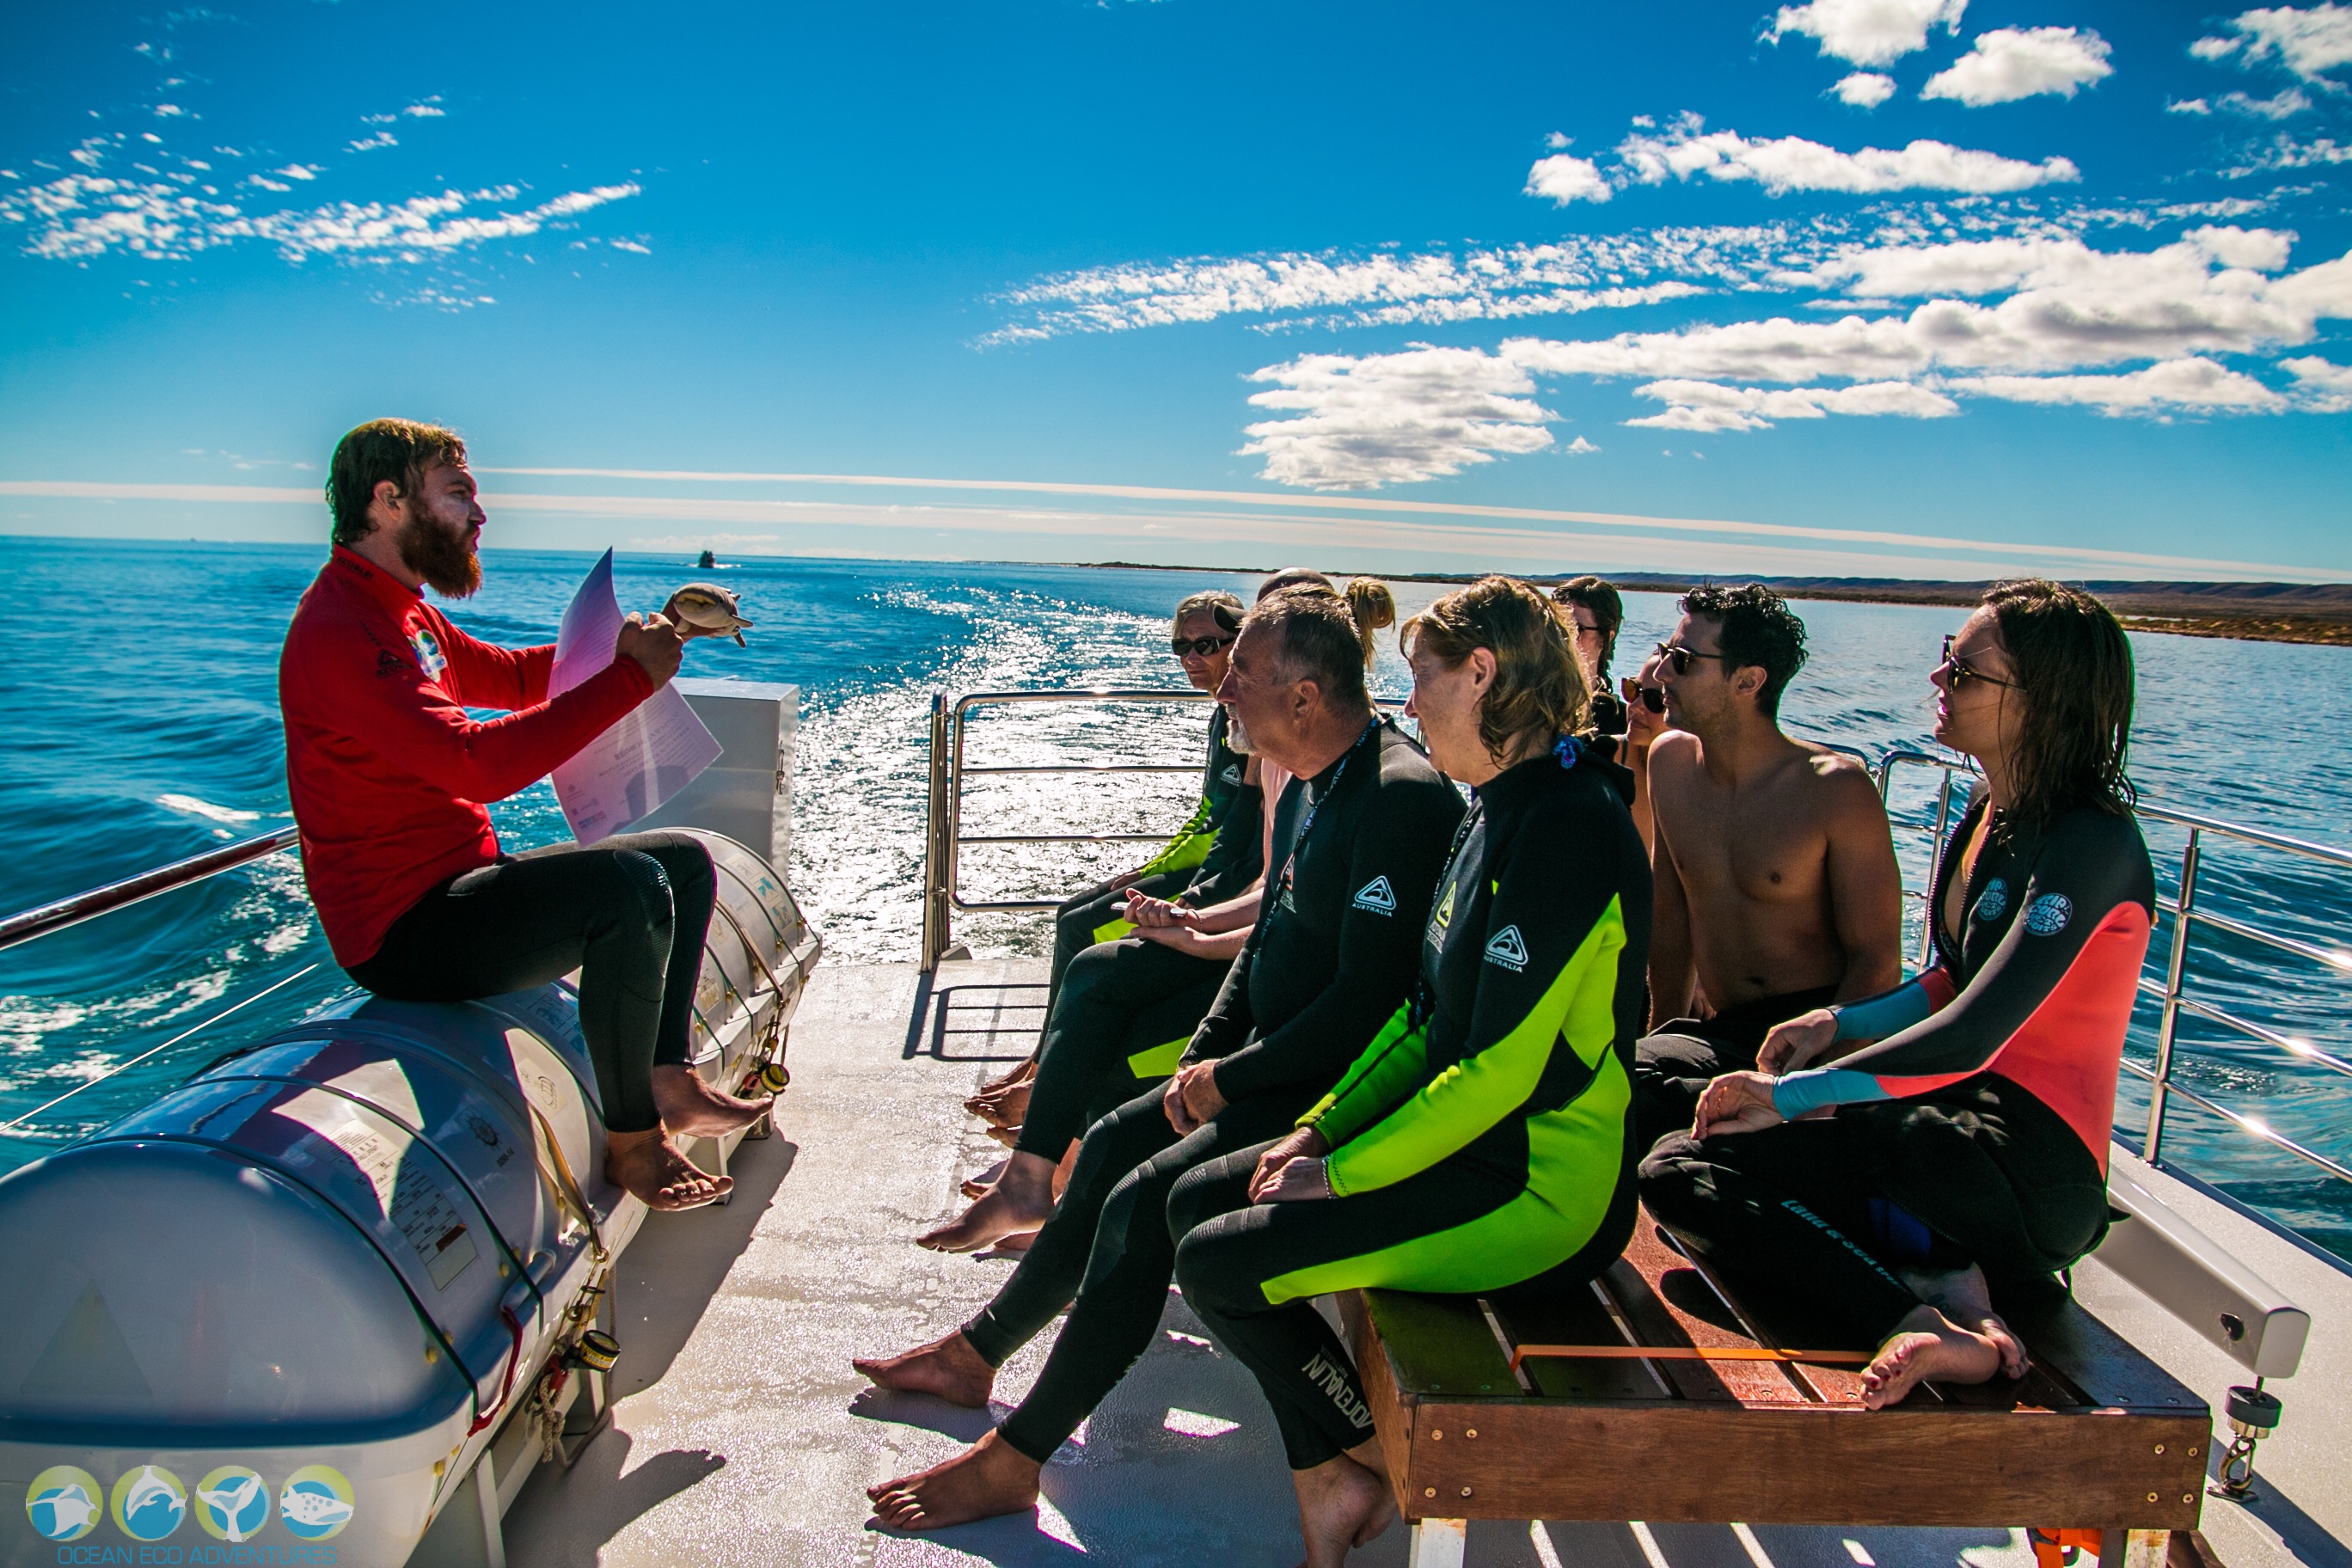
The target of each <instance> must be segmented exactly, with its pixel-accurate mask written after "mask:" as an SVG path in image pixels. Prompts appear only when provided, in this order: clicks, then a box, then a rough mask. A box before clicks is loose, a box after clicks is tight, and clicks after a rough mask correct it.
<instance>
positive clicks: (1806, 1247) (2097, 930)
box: [1642, 581, 2156, 1407]
mask: <svg viewBox="0 0 2352 1568" xmlns="http://www.w3.org/2000/svg"><path fill="white" fill-rule="evenodd" d="M1933 679H1934V681H1935V685H1936V687H1937V691H1938V693H1939V695H1940V697H1941V701H1940V703H1939V704H1938V706H1937V713H1936V738H1937V740H1938V741H1941V742H1943V743H1944V744H1946V745H1948V746H1949V747H1951V748H1953V749H1954V750H1955V751H1959V752H1967V753H1968V754H1969V755H1970V756H1973V757H1974V758H1975V759H1976V760H1977V762H1978V763H1979V764H1980V765H1981V766H1982V768H1983V770H1984V784H1983V785H1982V787H1981V788H1980V789H1979V790H1978V792H1977V793H1976V795H1975V798H1974V799H1972V800H1971V801H1970V802H1969V808H1968V810H1967V812H1966V813H1965V814H1964V815H1963V816H1961V818H1960V822H1959V825H1958V826H1957V827H1955V828H1954V829H1953V830H1952V836H1951V837H1950V838H1949V839H1948V841H1947V842H1946V844H1945V846H1944V850H1943V854H1942V856H1941V858H1939V860H1938V862H1937V873H1936V879H1935V894H1934V900H1933V902H1932V903H1931V904H1930V906H1929V909H1930V915H1931V919H1932V920H1933V922H1934V931H1935V942H1936V953H1937V964H1936V967H1934V968H1933V969H1930V970H1928V971H1927V973H1923V974H1921V975H1919V976H1918V977H1917V978H1916V979H1914V980H1912V981H1911V982H1909V983H1908V984H1904V985H1901V986H1898V987H1896V988H1895V989H1894V990H1892V991H1889V992H1887V993H1885V994H1883V995H1879V996H1874V997H1872V998H1870V999H1868V1000H1866V1001H1860V1002H1854V1003H1849V1004H1847V1005H1844V1006H1842V1007H1831V1008H1823V1009H1821V1010H1819V1011H1816V1012H1811V1013H1807V1014H1805V1015H1804V1016H1801V1017H1798V1018H1794V1019H1791V1020H1790V1021H1789V1022H1787V1023H1784V1024H1782V1025H1780V1026H1779V1027H1778V1028H1776V1029H1774V1030H1773V1031H1772V1032H1771V1034H1770V1035H1769V1037H1767V1038H1766V1040H1765V1042H1764V1047H1763V1050H1762V1052H1761V1054H1760V1058H1759V1060H1760V1063H1761V1067H1762V1070H1759V1071H1757V1072H1739V1073H1731V1074H1727V1075H1726V1076H1725V1077H1722V1078H1719V1079H1716V1080H1715V1081H1714V1082H1713V1083H1711V1084H1709V1085H1708V1086H1707V1089H1706V1092H1705V1094H1704V1095H1703V1096H1702V1097H1701V1099H1700V1101H1699V1107H1698V1115H1697V1121H1696V1125H1695V1126H1694V1128H1693V1129H1692V1131H1691V1132H1690V1133H1689V1134H1687V1135H1685V1136H1682V1137H1677V1138H1670V1139H1667V1140H1665V1141H1664V1142H1661V1143H1660V1144H1659V1145H1658V1146H1657V1148H1656V1149H1655V1150H1654V1152H1652V1153H1651V1155H1650V1157H1649V1159H1648V1161H1647V1162H1646V1163H1644V1165H1643V1169H1642V1193H1643V1197H1644V1198H1645V1199H1646V1200H1647V1202H1648V1204H1649V1205H1650V1211H1651V1213H1653V1214H1654V1215H1656V1216H1657V1217H1658V1218H1659V1219H1661V1220H1663V1221H1664V1223H1665V1224H1667V1225H1668V1226H1672V1227H1673V1228H1674V1229H1675V1231H1676V1232H1677V1233H1678V1234H1679V1235H1681V1236H1682V1237H1684V1238H1685V1241H1686V1242H1687V1243H1688V1244H1689V1246H1690V1247H1691V1248H1692V1250H1693V1251H1694V1252H1696V1253H1697V1254H1698V1255H1699V1256H1700V1257H1702V1258H1706V1259H1707V1260H1708V1261H1710V1262H1711V1263H1713V1264H1715V1265H1716V1266H1717V1267H1718V1268H1721V1269H1722V1270H1723V1272H1724V1273H1725V1275H1726V1276H1727V1278H1728V1279H1731V1280H1732V1281H1733V1282H1735V1283H1736V1284H1737V1285H1738V1287H1739V1288H1740V1289H1741V1290H1742V1292H1743V1294H1744V1295H1746V1296H1747V1297H1748V1304H1749V1305H1750V1306H1751V1307H1753V1308H1755V1309H1756V1310H1759V1311H1765V1312H1767V1313H1769V1314H1780V1315H1782V1316H1783V1317H1784V1318H1786V1319H1787V1320H1789V1322H1788V1329H1787V1332H1786V1333H1785V1334H1783V1336H1782V1337H1783V1339H1784V1342H1797V1341H1798V1340H1800V1339H1801V1341H1802V1342H1804V1343H1808V1344H1812V1343H1818V1342H1820V1340H1821V1338H1822V1336H1823V1335H1824V1334H1826V1335H1829V1336H1832V1337H1836V1336H1842V1337H1843V1340H1844V1341H1845V1342H1848V1343H1853V1344H1857V1345H1873V1346H1876V1347H1877V1348H1878V1356H1877V1359H1876V1360H1875V1361H1874V1362H1873V1363H1871V1365H1870V1368H1869V1370H1868V1371H1867V1372H1866V1373H1864V1386H1865V1391H1866V1392H1865V1403H1867V1404H1869V1405H1872V1406H1873V1407H1876V1406H1880V1405H1890V1404H1893V1403H1895V1401H1897V1400H1900V1399H1901V1398H1903V1397H1904V1396H1905V1395H1906V1394H1908V1393H1909V1392H1910V1391H1911V1389H1912V1388H1913V1387H1914V1386H1915V1385H1916V1384H1917V1383H1918V1382H1919V1381H1920V1380H1921V1379H1922V1378H1934V1379H1936V1380H1937V1381H1940V1382H1946V1383H1982V1382H1984V1381H1986V1380H1987V1379H1989V1378H1990V1377H1992V1376H1993V1375H1994V1374H1995V1373H1997V1372H2002V1371H2006V1372H2007V1373H2009V1374H2010V1375H2011V1376H2015V1375H2017V1374H2018V1373H2021V1372H2022V1371H2023V1369H2024V1354H2023V1352H2022V1350H2021V1348H2020V1347H2019V1345H2018V1342H2017V1341H2016V1339H2015V1337H2014V1336H2013V1335H2011V1333H2010V1331H2009V1330H2008V1328H2007V1326H2006V1325H2005V1324H2004V1323H2003V1322H2002V1321H2001V1319H2000V1316H1999V1315H1998V1314H1997V1312H1996V1308H2004V1309H2005V1310H2011V1311H2016V1310H2024V1309H2029V1308H2031V1307H2032V1306H2033V1305H2034V1304H2036V1303H2037V1302H2040V1301H2046V1300H2050V1299H2051V1298H2052V1297H2053V1296H2054V1295H2056V1294H2058V1293H2060V1292H2062V1291H2063V1287H2062V1286H2061V1285H2060V1284H2059V1282H2058V1281H2057V1279H2055V1278H2054V1277H2055V1276H2056V1274H2057V1273H2058V1272H2059V1271H2060V1270H2062V1269H2064V1268H2068V1267H2070V1266H2071V1265H2072V1264H2073V1263H2074V1261H2075V1260H2076V1259H2077V1258H2081V1257H2082V1256H2083V1255H2084V1254H2085V1253H2087V1252H2089V1251H2090V1250H2091V1249H2092V1248H2093V1247H2096V1246H2097V1245H2098V1243H2099V1241H2100V1239H2101V1237H2104V1236H2105V1233H2106V1228H2107V1196H2106V1163H2107V1141H2108V1131H2109V1127H2110V1125H2111V1124H2112V1122H2113V1121H2114V1120H2115V1104H2116V1071H2117V1064H2118V1062H2119V1061H2120V1059H2121V1057H2122V1053H2123V1045H2124V1036H2125V1032H2126V1029H2127V1028H2128V1027H2129V1025H2130V1022H2131V1010H2132V1001H2133V997H2134V995H2135V994H2136V993H2137V984H2138V979H2139V973H2140V964H2141V962H2142V960H2143V958H2144V957H2145V955H2146V953H2147V937H2148V925H2149V922H2150V921H2151V920H2152V919H2153V918H2154V915H2155V903H2156V883H2155V876H2154V873H2153V871H2152V869H2151V868H2150V867H2149V865H2148V858H2147V845H2146V844H2145V843H2144V842H2143V841H2142V839H2141V837H2140V833H2139V827H2138V825H2137V823H2136V822H2135V821H2134V819H2133V816H2132V812H2131V803H2132V792H2131V785H2130V783H2129V782H2128V781H2127V780H2126V777H2125V775H2124V758H2125V752H2126V747H2127V744H2128V742H2129V739H2130V733H2131V712H2132V659H2131V645H2130V642H2129V641H2128V640H2127V639H2126V637H2125V636H2124V633H2123V629H2122V627H2120V626H2117V625H2116V619H2115V617H2114V616H2112V615H2110V614H2109V613H2108V612H2107V609H2106V606H2105V605H2101V604H2100V603H2099V602H2098V601H2097V600H2096V599H2094V598H2092V597H2091V596H2090V595H2087V594H2084V593H2083V592H2081V591H2080V590H2078V589H2074V588H2066V587H2062V586H2060V585H2058V584H2054V583H2044V582H2038V581H2029V582H2021V583H2009V584H2000V586H1997V587H1995V588H1994V589H1993V590H1992V591H1991V592H1990V593H1989V594H1987V595H1985V603H1984V607H1983V608H1981V609H1979V610H1978V611H1977V612H1976V614H1975V615H1973V616H1969V622H1968V625H1967V626H1965V627H1964V628H1962V630H1961V631H1960V632H1959V634H1958V636H1957V637H1948V638H1947V639H1946V640H1945V645H1944V659H1943V662H1942V663H1941V664H1939V665H1937V667H1936V672H1935V675H1934V678H1933ZM1872 1042H1875V1043H1872ZM1815 1064H1822V1065H1815ZM1776 1075H1777V1076H1776Z"/></svg>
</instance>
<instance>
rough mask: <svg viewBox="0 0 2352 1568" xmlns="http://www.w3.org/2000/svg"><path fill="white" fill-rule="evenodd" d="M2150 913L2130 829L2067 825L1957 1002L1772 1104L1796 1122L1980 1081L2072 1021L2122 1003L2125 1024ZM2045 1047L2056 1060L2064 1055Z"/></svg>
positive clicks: (2041, 853)
mask: <svg viewBox="0 0 2352 1568" xmlns="http://www.w3.org/2000/svg"><path fill="white" fill-rule="evenodd" d="M2154 902H2155V879H2154V876H2153V874H2152V873H2151V871H2150V869H2149V867H2148V859H2147V846H2146V844H2145V843H2144V842H2142V840H2141V838H2140V836H2139V829H2138V827H2137V826H2136V825H2135V824H2134V823H2133V821H2132V819H2131V818H2130V817H2128V816H2108V815H2106V814H2105V813H2100V812H2095V811H2088V810H2079V811H2075V812H2072V813H2070V814H2068V815H2067V816H2064V817H2062V818H2061V819H2060V820H2059V821H2057V822H2056V823H2054V824H2053V825H2052V826H2051V828H2050V830H2049V832H2048V834H2047V835H2046V836H2045V837H2043V839H2042V844H2041V846H2040V847H2039V850H2038V852H2037V853H2036V854H2035V856H2034V860H2033V868H2032V873H2031V875H2030V876H2029V877H2028V878H2027V879H2026V882H2025V890H2024V892H2023V893H2022V894H2021V895H2019V897H2018V898H2017V900H2016V902H2015V904H2014V905H2013V906H2012V907H2011V909H2010V910H2008V911H2007V913H2008V915H2009V918H2010V926H2009V930H2008V931H2007V932H2006V933H2005V934H2004V935H2003V936H2002V937H2001V939H2000V943H1999V944H1998V945H1997V946H1996V947H1995V948H1994V949H1993V951H1992V953H1991V954H1990V957H1988V958H1987V959H1986V960H1985V962H1984V963H1983V964H1982V965H1981V966H1980V967H1979V969H1978V970H1977V972H1976V973H1975V974H1973V975H1972V976H1970V977H1969V983H1968V984H1967V985H1966V986H1964V987H1963V988H1962V989H1961V990H1960V992H1959V994H1958V995H1956V996H1954V997H1953V998H1952V1000H1951V1001H1950V1002H1948V1003H1947V1004H1946V1005H1944V1006H1943V1007H1941V1008H1938V1009H1937V1011H1936V1012H1935V1013H1933V1014H1932V1015H1930V1016H1927V1018H1925V1019H1922V1020H1921V1021H1919V1022H1918V1023H1916V1024H1914V1025H1912V1026H1910V1027H1908V1028H1906V1029H1904V1030H1902V1031H1901V1032H1900V1033H1898V1034H1895V1035H1892V1036H1889V1037H1887V1038H1885V1039H1883V1040H1881V1041H1879V1042H1878V1043H1877V1044H1876V1045H1874V1046H1867V1047H1864V1048H1863V1049H1861V1050H1858V1051H1856V1052H1854V1053H1853V1055H1852V1056H1849V1057H1845V1058H1841V1059H1840V1060H1839V1061H1838V1062H1837V1064H1836V1065H1835V1066H1833V1067H1827V1068H1813V1069H1811V1070H1809V1071H1805V1072H1797V1073H1790V1075H1789V1076H1788V1077H1786V1078H1783V1079H1780V1082H1779V1084H1778V1085H1777V1086H1776V1087H1775V1089H1774V1090H1773V1096H1772V1099H1773V1103H1774V1105H1775V1106H1776V1107H1777V1108H1778V1109H1779V1110H1780V1113H1781V1114H1782V1115H1784V1116H1798V1115H1801V1114H1803V1113H1804V1112H1805V1111H1808V1110H1815V1109H1818V1108H1819V1107H1821V1106H1823V1105H1840V1104H1847V1103H1852V1102H1854V1101H1858V1100H1899V1099H1903V1098H1906V1097H1908V1096H1911V1095H1916V1094H1922V1093H1925V1092H1927V1090H1928V1089H1935V1088H1937V1087H1940V1086H1941V1085H1943V1084H1947V1083H1951V1082H1954V1081H1956V1080H1958V1079H1963V1078H1966V1077H1968V1076H1969V1075H1970V1074H1972V1073H1978V1072H1982V1071H1983V1070H1985V1069H1986V1068H1989V1067H1990V1066H1991V1065H1992V1063H1993V1059H1994V1058H1996V1057H1999V1056H2000V1055H2001V1053H2002V1052H2003V1051H2004V1050H2007V1049H2009V1048H2011V1046H2012V1045H2014V1044H2018V1043H2021V1042H2023V1041H2025V1040H2026V1039H2027V1037H2029V1036H2031V1037H2033V1042H2032V1043H2033V1044H2034V1045H2036V1046H2039V1045H2040V1044H2042V1037H2043V1036H2047V1035H2051V1034H2052V1033H2053V1031H2054V1032H2055V1033H2057V1034H2061V1035H2063V1034H2065V1033H2067V1032H2068V1031H2069V1026H2070V1020H2071V1019H2073V1018H2079V1017H2086V1016H2104V1015H2105V1014H2106V1013H2109V1012H2113V1011H2114V1010H2115V1008H2116V1005H2117V1003H2118V1001H2119V1002H2120V1005H2121V1007H2122V1009H2123V1011H2124V1013H2125V1014H2126V1016H2127V1015H2128V1012H2129V1008H2130V997H2131V993H2132V991H2133V989H2134V988H2135V987H2136V986H2137V983H2138V978H2139V967H2140V960H2141V957H2142V955H2143V954H2144V953H2145V952H2146V951H2147V928H2148V921H2149V916H2150V915H2151V914H2152V912H2153V908H2154ZM1979 918H1981V916H1979ZM2051 1043H2052V1044H2053V1046H2054V1047H2056V1049H2057V1050H2059V1051H2061V1052H2063V1051H2065V1050H2067V1049H2068V1048H2069V1046H2070V1044H2071V1042H2069V1041H2066V1040H2063V1039H2061V1040H2053V1041H2052V1042H2051ZM2057 1109H2059V1110H2061V1111H2062V1112H2063V1111H2064V1110H2067V1109H2069V1108H2067V1107H2064V1106H2061V1107H2058V1108H2057Z"/></svg>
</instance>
